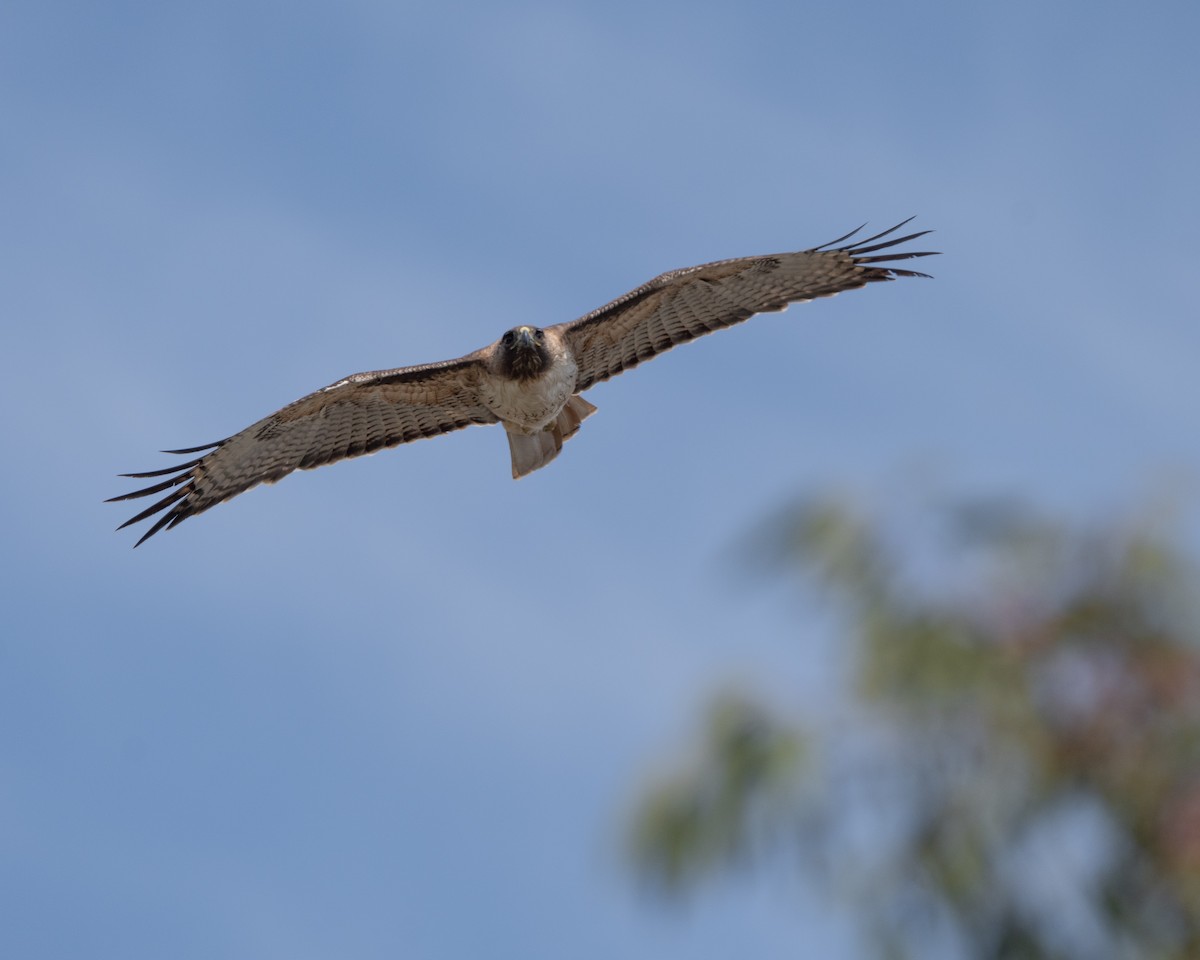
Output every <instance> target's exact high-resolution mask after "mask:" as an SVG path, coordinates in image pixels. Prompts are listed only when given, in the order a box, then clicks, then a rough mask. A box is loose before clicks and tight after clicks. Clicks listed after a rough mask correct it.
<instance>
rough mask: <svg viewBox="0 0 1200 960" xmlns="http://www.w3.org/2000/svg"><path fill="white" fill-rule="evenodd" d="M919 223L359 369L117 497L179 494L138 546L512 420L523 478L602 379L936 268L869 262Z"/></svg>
mask: <svg viewBox="0 0 1200 960" xmlns="http://www.w3.org/2000/svg"><path fill="white" fill-rule="evenodd" d="M908 222H909V221H908V220H905V221H904V223H901V224H898V225H897V226H895V227H892V228H891V229H890V230H885V231H884V232H883V233H880V234H876V235H875V236H873V237H869V238H868V239H866V240H860V241H857V242H856V243H851V244H848V245H846V246H842V247H838V246H836V244H839V243H841V242H842V241H844V240H848V239H849V238H850V237H852V236H854V234H856V233H858V230H854V231H851V232H850V233H848V234H846V235H845V236H844V237H839V238H838V239H837V240H834V241H832V242H830V243H826V244H823V245H822V246H820V247H815V248H813V249H811V250H803V251H800V252H799V253H781V254H774V255H771V256H765V257H741V258H738V259H735V260H720V261H718V262H716V263H707V264H703V265H702V266H698V267H689V268H687V269H686V270H675V271H672V272H671V273H664V274H662V275H661V276H659V277H656V278H655V279H653V280H651V281H650V282H649V283H646V284H643V285H642V286H640V287H638V288H637V289H636V290H632V291H630V292H629V293H627V294H625V295H624V296H623V297H619V298H618V299H616V300H614V301H612V303H609V304H607V305H606V306H603V307H601V308H600V309H599V310H595V311H593V312H592V313H589V314H587V315H586V316H584V317H580V318H579V319H578V320H572V321H570V322H569V323H560V324H557V325H555V326H552V327H546V328H545V329H538V328H536V327H532V326H521V327H517V328H516V329H514V330H510V331H508V332H507V333H506V334H504V336H503V337H502V338H501V339H500V340H498V341H496V342H495V343H494V344H492V345H491V346H489V347H484V348H483V349H482V350H477V351H475V352H474V353H470V354H467V355H466V356H465V357H461V358H459V359H458V360H446V361H443V362H442V363H429V364H424V365H421V366H416V367H401V368H399V369H396V370H378V371H374V372H372V373H356V374H354V375H353V376H350V377H346V378H345V379H344V380H339V381H338V382H337V383H334V384H331V385H330V386H328V387H324V388H323V389H321V390H318V391H317V392H316V393H311V394H309V395H308V396H307V397H302V398H301V399H299V400H297V401H295V402H294V403H290V404H288V405H287V406H286V407H284V408H283V409H282V410H278V411H276V412H275V413H273V414H271V415H270V416H269V417H266V418H265V419H263V420H260V421H259V422H258V423H255V424H252V425H251V426H249V427H247V428H246V429H245V430H243V431H242V432H241V433H236V434H234V435H233V436H232V437H228V438H227V439H225V440H220V441H218V442H217V443H211V444H207V445H205V446H202V447H190V448H188V449H185V450H167V451H165V452H166V453H175V454H190V453H201V452H203V451H208V452H207V453H204V455H203V456H200V457H197V458H196V459H194V460H189V461H187V462H186V463H182V464H176V465H175V466H172V467H167V468H165V469H162V470H152V471H149V472H147V473H127V474H122V476H126V477H133V478H137V479H142V478H148V477H167V478H168V479H165V480H162V481H160V482H159V483H155V484H153V485H152V486H149V487H145V488H144V489H141V490H136V491H134V492H133V493H127V494H125V495H123V496H119V497H113V498H112V500H114V501H115V500H131V499H134V498H137V497H146V496H150V495H152V494H156V493H163V492H166V491H169V492H167V495H166V496H164V497H163V498H162V499H161V500H158V501H156V502H155V503H154V504H153V505H152V506H150V507H148V508H147V509H145V510H143V511H142V512H141V513H139V514H138V515H137V516H135V517H132V518H131V519H129V520H127V521H126V522H125V523H123V524H121V527H118V529H121V528H123V527H127V526H129V525H130V524H133V523H137V522H139V521H141V520H145V519H147V518H149V517H152V516H153V515H154V514H156V513H159V512H160V511H163V513H162V516H160V517H159V518H158V519H157V520H156V521H155V522H154V524H153V525H152V526H151V527H150V529H149V530H147V531H146V532H145V533H144V534H143V535H142V538H141V539H140V540H138V542H137V544H135V546H138V545H140V544H141V543H143V542H144V541H145V540H147V539H148V538H149V537H151V536H153V535H154V534H156V533H157V532H158V531H159V530H162V529H164V528H166V529H170V528H171V527H173V526H175V525H176V524H178V523H181V522H182V521H184V520H186V519H187V518H188V517H191V516H194V515H196V514H198V513H203V512H204V511H205V510H207V509H208V508H209V507H212V506H215V505H216V504H218V503H220V502H222V501H223V500H228V499H229V498H230V497H235V496H237V495H238V494H239V493H241V492H243V491H244V490H249V489H250V488H251V487H253V486H257V485H258V484H260V483H274V482H275V481H276V480H279V479H280V478H282V477H285V476H287V475H288V474H289V473H291V472H292V471H293V470H298V469H299V470H308V469H311V468H313V467H319V466H322V465H323V464H326V463H334V462H335V461H337V460H344V459H346V458H347V457H357V456H361V455H362V454H366V453H373V452H374V451H376V450H380V449H383V448H384V447H394V446H396V445H397V444H401V443H408V442H409V441H410V440H419V439H420V438H422V437H435V436H437V435H438V434H442V433H449V432H450V431H452V430H458V429H460V428H462V427H468V426H471V425H472V424H476V423H478V424H488V423H503V424H504V428H505V430H506V432H507V434H508V440H509V449H510V453H511V457H512V473H513V477H514V478H515V477H522V476H524V475H525V474H527V473H531V472H532V471H534V470H536V469H538V468H539V467H542V466H545V465H546V464H547V463H549V462H550V461H551V460H553V459H554V458H555V457H556V456H557V455H558V452H559V451H560V450H561V449H562V445H563V442H564V441H565V440H566V439H567V438H568V437H570V436H572V435H573V434H574V433H575V432H576V431H577V430H578V429H579V425H580V424H581V423H582V422H583V420H584V419H585V418H587V417H588V416H589V415H591V414H592V413H593V412H595V409H596V408H595V407H594V406H592V404H590V403H588V401H586V400H584V399H583V398H582V397H581V396H579V394H580V393H582V392H583V391H584V390H587V389H588V388H589V387H591V386H592V385H593V384H596V383H599V382H600V381H602V380H607V379H608V378H609V377H614V376H616V375H617V374H618V373H620V372H621V371H623V370H628V369H630V368H631V367H635V366H637V365H638V364H639V363H641V362H643V361H645V360H649V359H650V358H651V357H654V356H656V355H658V354H660V353H662V352H663V351H665V350H669V349H671V347H674V346H678V345H679V344H681V343H686V342H687V341H689V340H694V339H695V338H696V337H699V336H703V335H704V334H706V333H711V332H713V331H714V330H720V329H721V328H723V327H729V326H732V325H734V324H735V323H741V322H742V321H743V320H747V319H749V318H750V317H752V316H754V314H756V313H764V312H767V311H772V310H782V309H784V308H785V307H786V306H787V305H788V304H790V303H800V302H804V301H806V300H813V299H815V298H817V297H829V296H833V295H834V294H835V293H839V292H841V291H843V290H853V289H855V288H856V287H862V286H865V285H866V284H868V283H871V282H874V281H880V280H892V279H895V278H896V277H924V276H927V274H923V273H918V272H917V271H915V270H901V269H898V268H896V267H891V266H877V264H884V263H891V262H894V261H897V260H908V259H911V258H913V257H927V256H931V255H932V253H931V252H929V251H919V252H889V253H884V254H881V255H878V256H870V254H874V253H877V252H878V251H880V250H886V249H889V248H891V247H895V246H897V245H898V244H901V243H904V242H906V241H908V240H915V239H916V238H917V237H921V236H924V235H925V234H926V233H928V232H929V231H928V230H925V231H922V232H920V233H913V234H909V235H908V236H904V237H899V238H896V239H891V240H884V241H883V242H880V243H876V242H875V241H877V240H881V239H882V238H883V237H887V236H890V235H891V234H892V233H894V232H895V231H897V230H899V229H900V227H902V226H904V224H906V223H908ZM859 229H861V227H860V228H859ZM110 502H112V501H110Z"/></svg>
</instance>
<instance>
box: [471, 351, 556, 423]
mask: <svg viewBox="0 0 1200 960" xmlns="http://www.w3.org/2000/svg"><path fill="white" fill-rule="evenodd" d="M578 372H579V369H578V367H576V366H575V362H574V361H573V360H570V359H567V358H566V357H558V358H556V360H555V362H554V363H553V364H551V366H550V369H549V370H547V371H546V372H545V373H544V374H542V375H541V376H540V377H538V378H537V379H535V380H509V379H507V378H504V377H489V378H487V379H486V380H485V381H484V382H483V383H482V384H481V385H480V386H481V389H480V394H481V397H482V399H483V402H484V403H485V404H486V405H487V408H488V409H489V410H491V411H492V413H494V414H495V415H496V416H498V417H499V418H500V419H501V420H503V421H504V422H505V423H507V424H511V425H512V426H514V427H517V428H518V429H520V430H521V431H522V432H524V433H536V432H537V431H539V430H541V429H542V428H543V427H544V426H546V425H547V424H548V423H550V421H552V420H553V419H554V418H555V417H557V416H558V413H559V411H560V410H562V408H563V407H564V406H566V403H567V401H568V400H570V399H571V396H572V394H574V393H575V380H576V375H577V374H578Z"/></svg>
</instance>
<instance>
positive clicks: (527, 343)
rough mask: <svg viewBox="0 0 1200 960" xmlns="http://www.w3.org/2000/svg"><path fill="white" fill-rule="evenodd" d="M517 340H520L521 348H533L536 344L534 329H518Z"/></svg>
mask: <svg viewBox="0 0 1200 960" xmlns="http://www.w3.org/2000/svg"><path fill="white" fill-rule="evenodd" d="M517 338H518V339H519V340H520V342H521V346H523V347H532V346H533V343H534V339H533V327H517Z"/></svg>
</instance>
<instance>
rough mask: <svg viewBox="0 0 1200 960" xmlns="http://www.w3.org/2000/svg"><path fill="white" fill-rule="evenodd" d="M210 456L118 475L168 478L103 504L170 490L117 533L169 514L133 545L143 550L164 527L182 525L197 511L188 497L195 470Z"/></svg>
mask: <svg viewBox="0 0 1200 960" xmlns="http://www.w3.org/2000/svg"><path fill="white" fill-rule="evenodd" d="M224 443H225V441H224V440H218V441H217V442H216V443H206V444H204V445H203V446H199V447H187V448H185V449H182V450H164V451H163V453H170V454H175V455H184V454H189V453H201V452H203V451H210V452H211V451H213V450H215V449H216V448H218V447H220V446H222V445H223V444H224ZM207 456H208V454H205V456H204V457H197V458H196V459H194V460H188V461H187V462H186V463H177V464H175V465H174V466H172V467H164V468H163V469H161V470H146V471H143V472H141V473H122V474H120V475H119V476H122V477H128V478H130V479H134V480H145V479H147V478H151V477H166V478H167V479H165V480H162V481H160V482H159V483H155V484H151V485H150V486H148V487H142V488H141V489H139V490H132V491H130V492H129V493H123V494H120V495H119V496H115V497H109V498H108V499H107V500H105V501H104V502H105V503H119V502H122V501H125V500H136V499H138V498H140V497H149V496H151V495H153V494H156V493H162V492H163V491H165V490H169V491H171V492H170V493H168V494H167V495H166V496H165V497H163V498H162V499H161V500H158V501H156V502H155V503H154V504H152V505H151V506H149V507H147V508H146V509H145V510H143V511H142V512H141V513H139V514H138V515H137V516H134V517H130V518H129V519H128V520H126V521H125V522H124V523H123V524H121V525H120V526H119V527H117V529H118V530H124V529H125V528H126V527H128V526H130V525H132V524H135V523H138V522H139V521H141V520H145V519H147V518H149V517H151V516H153V515H154V514H156V513H158V512H159V511H160V510H165V511H166V513H164V514H163V515H162V516H161V517H159V518H158V519H157V520H156V521H155V523H154V525H153V526H151V527H150V529H149V530H147V531H146V532H145V533H144V534H142V536H141V539H139V540H138V542H137V543H135V544H134V547H135V548H136V547H140V546H141V545H142V544H143V543H145V542H146V541H147V540H148V539H150V537H152V536H154V535H155V534H156V533H158V531H160V530H162V529H164V528H165V529H167V530H169V529H170V528H171V527H173V526H175V525H176V524H178V523H180V522H182V521H183V520H185V519H187V518H188V517H190V516H191V515H192V514H193V513H194V512H196V511H195V510H194V508H193V506H192V505H190V504H189V501H188V497H189V496H190V495H191V494H192V493H193V492H194V490H195V478H196V472H195V470H196V468H197V467H198V466H199V465H200V464H201V463H203V462H204V460H205V457H207ZM172 487H178V488H179V489H177V490H172V489H171V488H172Z"/></svg>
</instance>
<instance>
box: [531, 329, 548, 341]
mask: <svg viewBox="0 0 1200 960" xmlns="http://www.w3.org/2000/svg"><path fill="white" fill-rule="evenodd" d="M533 335H534V336H535V337H537V338H538V340H545V339H546V331H545V330H542V329H538V330H534V331H533Z"/></svg>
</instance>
